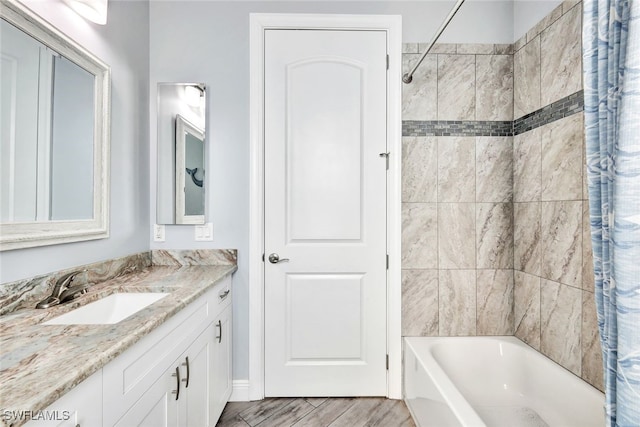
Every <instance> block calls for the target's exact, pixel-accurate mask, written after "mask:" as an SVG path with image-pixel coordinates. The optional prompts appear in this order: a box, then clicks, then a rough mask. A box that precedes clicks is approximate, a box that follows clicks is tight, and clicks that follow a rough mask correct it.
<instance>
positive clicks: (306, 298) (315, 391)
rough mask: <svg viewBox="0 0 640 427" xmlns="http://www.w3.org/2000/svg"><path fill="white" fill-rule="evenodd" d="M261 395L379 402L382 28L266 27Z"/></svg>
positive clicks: (382, 391)
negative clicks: (376, 398) (372, 398)
mask: <svg viewBox="0 0 640 427" xmlns="http://www.w3.org/2000/svg"><path fill="white" fill-rule="evenodd" d="M264 37H265V52H264V79H265V80H264V88H265V89H264V91H265V92H264V99H265V105H264V109H265V110H264V111H265V117H264V123H265V128H264V135H265V141H264V143H265V145H264V149H265V165H264V168H265V169H264V170H265V180H264V182H265V190H264V191H265V194H264V197H265V198H264V203H265V205H264V206H265V213H264V220H265V224H264V226H265V227H264V228H265V240H264V242H265V289H264V292H265V395H266V396H384V395H386V393H387V370H386V353H387V352H386V342H387V340H386V336H387V335H386V334H387V331H386V307H387V303H386V298H387V291H386V286H387V271H386V253H387V251H386V169H387V166H386V163H387V162H386V158H385V157H384V155H382V156H381V154H383V153H385V152H386V151H387V150H386V147H387V123H386V120H387V119H386V117H387V116H386V105H387V101H386V97H387V88H386V85H387V76H386V74H387V42H386V33H385V32H384V31H337V30H266V31H265V36H264Z"/></svg>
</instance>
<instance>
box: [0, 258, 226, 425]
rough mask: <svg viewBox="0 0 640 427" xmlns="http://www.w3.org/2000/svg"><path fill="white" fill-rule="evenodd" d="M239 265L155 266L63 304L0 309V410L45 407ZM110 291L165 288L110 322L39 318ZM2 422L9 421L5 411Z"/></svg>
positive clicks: (80, 304)
mask: <svg viewBox="0 0 640 427" xmlns="http://www.w3.org/2000/svg"><path fill="white" fill-rule="evenodd" d="M236 270H237V266H236V265H197V266H152V267H147V268H145V269H143V270H140V271H137V272H133V273H130V274H126V275H124V276H120V277H116V278H113V279H110V280H107V281H105V282H102V283H100V284H96V285H94V286H91V288H90V291H89V292H88V293H87V294H85V295H82V296H81V297H79V298H78V299H77V300H75V301H73V302H71V303H68V304H64V305H60V306H56V307H53V308H50V309H45V310H36V309H23V310H19V311H17V312H15V313H12V314H9V315H5V316H0V351H1V357H0V384H1V386H0V411H21V410H23V411H40V410H43V409H45V408H46V407H47V406H49V405H50V404H52V403H53V402H55V401H56V400H57V399H59V398H60V397H61V396H63V395H64V394H65V393H66V392H68V391H69V390H70V389H72V388H73V387H75V386H76V385H78V384H79V383H80V382H82V381H83V380H85V379H86V378H88V377H89V376H90V375H91V374H93V373H94V372H96V371H98V370H99V369H100V368H102V367H103V366H104V365H106V364H107V363H108V362H109V361H111V360H113V359H114V358H115V357H117V356H118V355H120V354H121V353H122V352H124V351H125V350H126V349H128V348H129V347H131V346H132V345H133V344H135V343H136V342H138V341H139V340H140V339H141V338H142V337H144V336H145V335H147V334H148V333H149V332H151V331H153V330H154V329H155V328H157V327H158V326H159V325H161V324H162V323H163V322H164V321H166V320H167V319H169V318H170V317H171V316H173V315H174V314H176V313H177V312H179V311H180V310H181V309H183V308H184V307H186V306H187V305H188V304H189V303H191V302H192V301H194V300H195V299H197V298H198V297H199V296H200V295H202V294H204V293H205V292H206V291H207V289H209V288H211V287H212V286H214V285H215V284H216V283H218V282H219V281H220V280H221V279H223V278H224V277H225V276H227V275H229V274H231V273H233V272H235V271H236ZM115 292H169V295H167V296H166V297H164V298H162V299H161V300H159V301H157V302H155V303H153V304H152V305H150V306H148V307H146V308H144V309H142V310H140V311H139V312H137V313H135V314H134V315H132V316H130V317H128V318H126V319H125V320H123V321H121V322H119V323H116V324H112V325H47V326H45V325H41V324H40V323H42V322H44V321H46V320H49V319H51V318H54V317H57V316H59V315H61V314H63V313H66V312H68V311H71V310H73V309H75V308H78V307H79V306H82V305H85V304H88V303H90V302H93V301H95V300H98V299H100V298H103V297H105V296H108V295H110V294H112V293H115ZM0 415H1V414H0ZM20 424H21V423H20V422H18V423H16V424H14V425H20ZM0 425H6V421H5V420H3V418H2V417H0Z"/></svg>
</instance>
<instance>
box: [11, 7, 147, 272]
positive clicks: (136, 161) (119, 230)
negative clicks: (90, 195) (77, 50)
mask: <svg viewBox="0 0 640 427" xmlns="http://www.w3.org/2000/svg"><path fill="white" fill-rule="evenodd" d="M25 3H26V4H27V5H28V6H29V7H31V8H32V9H33V10H35V11H36V12H37V13H38V14H40V15H41V16H42V17H44V18H45V19H46V20H48V21H49V22H51V23H52V24H53V25H54V26H56V27H58V28H59V29H61V30H62V31H63V32H65V33H66V34H67V35H69V36H70V37H71V38H73V39H74V40H77V41H78V42H80V43H81V44H82V45H84V46H85V47H86V48H87V49H88V50H90V51H91V52H93V53H94V54H96V55H97V56H98V57H99V58H101V59H102V60H103V61H105V62H106V63H108V64H109V65H110V66H111V72H112V106H111V113H112V122H111V209H110V211H111V237H110V238H108V239H101V240H94V241H89V242H81V243H69V244H65V245H56V246H48V247H42V248H30V249H22V250H14V251H7V252H2V253H0V266H1V268H0V283H5V282H9V281H13V280H17V279H21V278H27V277H31V276H35V275H37V274H40V273H47V272H51V271H56V270H60V269H64V268H69V267H72V266H75V265H82V264H88V263H91V262H95V261H99V260H105V259H108V258H114V257H121V256H123V255H128V254H131V253H134V252H139V251H144V250H148V249H149V197H148V192H149V148H148V147H149V142H148V141H149V121H148V116H149V82H148V76H149V56H148V52H149V27H148V22H149V4H148V3H147V2H130V1H118V0H111V1H110V2H109V18H108V23H107V25H105V26H99V25H94V24H90V23H89V22H88V21H86V20H84V19H82V18H81V17H80V16H78V15H77V14H75V13H74V12H72V11H71V10H70V9H69V8H68V7H67V6H65V5H64V3H62V2H58V1H47V2H43V1H37V0H29V1H25Z"/></svg>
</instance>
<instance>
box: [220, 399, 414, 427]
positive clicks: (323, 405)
mask: <svg viewBox="0 0 640 427" xmlns="http://www.w3.org/2000/svg"><path fill="white" fill-rule="evenodd" d="M249 426H250V427H291V426H295V427H374V426H380V427H415V424H414V423H413V420H412V419H411V415H410V414H409V410H408V409H407V407H406V406H405V404H404V402H403V401H402V400H389V399H385V398H381V397H346V398H316V397H314V398H268V399H264V400H259V401H256V402H229V403H227V406H226V407H225V408H224V411H223V412H222V416H221V417H220V421H218V424H217V425H216V427H249Z"/></svg>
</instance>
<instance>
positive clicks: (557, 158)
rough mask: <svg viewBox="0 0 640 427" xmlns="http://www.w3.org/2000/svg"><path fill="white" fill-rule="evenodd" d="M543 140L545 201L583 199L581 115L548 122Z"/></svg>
mask: <svg viewBox="0 0 640 427" xmlns="http://www.w3.org/2000/svg"><path fill="white" fill-rule="evenodd" d="M539 129H540V134H541V138H542V193H541V197H542V200H581V199H582V169H583V164H584V162H583V156H582V147H583V139H584V138H583V134H584V129H583V124H582V113H580V114H574V115H572V116H569V117H566V118H564V119H562V120H557V121H555V122H552V123H549V124H548V125H545V126H543V127H541V128H539Z"/></svg>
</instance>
